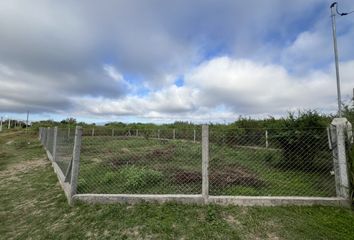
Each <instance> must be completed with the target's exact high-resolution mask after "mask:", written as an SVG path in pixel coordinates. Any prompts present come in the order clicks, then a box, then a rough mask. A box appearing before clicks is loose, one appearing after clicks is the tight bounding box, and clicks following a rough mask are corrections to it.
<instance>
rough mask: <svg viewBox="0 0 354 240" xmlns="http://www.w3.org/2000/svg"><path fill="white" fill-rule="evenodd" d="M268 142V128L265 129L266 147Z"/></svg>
mask: <svg viewBox="0 0 354 240" xmlns="http://www.w3.org/2000/svg"><path fill="white" fill-rule="evenodd" d="M268 146H269V142H268V130H265V147H266V148H268Z"/></svg>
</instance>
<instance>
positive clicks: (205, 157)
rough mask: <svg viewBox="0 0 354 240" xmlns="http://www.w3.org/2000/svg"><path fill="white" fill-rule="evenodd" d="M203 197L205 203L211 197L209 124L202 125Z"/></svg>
mask: <svg viewBox="0 0 354 240" xmlns="http://www.w3.org/2000/svg"><path fill="white" fill-rule="evenodd" d="M202 197H203V200H204V203H208V198H209V126H208V125H207V124H204V125H203V126H202Z"/></svg>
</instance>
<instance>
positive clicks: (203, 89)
mask: <svg viewBox="0 0 354 240" xmlns="http://www.w3.org/2000/svg"><path fill="white" fill-rule="evenodd" d="M331 3H332V1H328V0H294V1H284V0H267V1H259V0H258V1H256V0H248V1H238V0H218V1H216V0H194V1H190V0H171V1H166V0H151V1H144V0H105V1H91V0H87V1H77V0H71V1H70V0H62V1H47V0H36V1H26V0H2V1H0V116H3V117H5V118H8V117H10V118H17V119H25V118H26V112H27V111H30V118H31V120H39V119H53V120H61V119H65V118H67V117H74V118H76V119H77V120H79V121H86V122H97V123H100V122H101V123H102V122H109V121H122V122H153V123H164V122H174V121H192V122H232V121H235V120H236V119H237V118H239V117H240V116H243V117H252V118H263V117H269V116H275V117H280V116H284V115H286V114H287V113H288V112H289V111H298V110H304V109H313V110H317V111H320V112H323V113H335V112H336V111H337V95H336V80H335V68H334V56H333V43H332V29H331V18H330V9H329V6H330V4H331ZM338 4H339V10H340V11H342V12H349V11H352V10H354V1H352V0H342V1H338ZM337 37H338V49H339V60H340V76H341V84H342V97H343V101H344V102H348V101H349V99H350V98H351V97H352V93H353V88H354V44H353V42H354V14H352V15H347V16H343V17H340V16H338V17H337Z"/></svg>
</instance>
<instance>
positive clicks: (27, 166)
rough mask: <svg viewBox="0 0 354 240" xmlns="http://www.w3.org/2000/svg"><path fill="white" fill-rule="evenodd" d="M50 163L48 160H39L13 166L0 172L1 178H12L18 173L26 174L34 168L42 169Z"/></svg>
mask: <svg viewBox="0 0 354 240" xmlns="http://www.w3.org/2000/svg"><path fill="white" fill-rule="evenodd" d="M47 163H48V160H47V159H46V158H39V159H36V160H31V161H22V162H20V163H15V164H11V165H9V166H8V167H7V169H6V170H3V171H0V178H7V177H12V176H14V175H16V174H18V173H26V172H28V171H30V170H32V169H34V168H38V167H42V166H44V165H45V164H47Z"/></svg>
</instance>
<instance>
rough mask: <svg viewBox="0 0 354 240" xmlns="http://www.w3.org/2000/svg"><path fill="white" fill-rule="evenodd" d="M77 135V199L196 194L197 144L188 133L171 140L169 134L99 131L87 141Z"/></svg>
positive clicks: (198, 177) (86, 133)
mask: <svg viewBox="0 0 354 240" xmlns="http://www.w3.org/2000/svg"><path fill="white" fill-rule="evenodd" d="M90 133H91V134H90ZM199 134H200V131H199ZM83 135H84V137H83V139H82V145H81V159H80V173H79V186H78V192H79V193H137V194H147V193H149V194H168V193H184V194H190V193H200V192H201V182H202V179H201V144H200V142H197V141H195V142H194V141H190V140H189V139H193V138H194V132H183V133H182V132H181V133H180V135H181V136H183V138H177V136H175V138H174V139H173V132H172V130H159V131H154V130H138V131H136V130H134V131H133V130H118V129H114V134H112V130H111V129H105V130H100V131H95V133H94V135H93V136H92V130H84V134H83ZM112 135H113V136H112ZM199 138H200V137H199Z"/></svg>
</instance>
